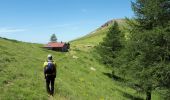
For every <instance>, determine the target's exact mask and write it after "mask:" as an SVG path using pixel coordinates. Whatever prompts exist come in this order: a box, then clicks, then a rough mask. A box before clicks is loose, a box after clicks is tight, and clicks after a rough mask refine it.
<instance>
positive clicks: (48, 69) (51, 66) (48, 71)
mask: <svg viewBox="0 0 170 100" xmlns="http://www.w3.org/2000/svg"><path fill="white" fill-rule="evenodd" d="M54 71H55V65H54V64H53V62H48V64H47V66H46V69H45V73H46V74H53V73H54Z"/></svg>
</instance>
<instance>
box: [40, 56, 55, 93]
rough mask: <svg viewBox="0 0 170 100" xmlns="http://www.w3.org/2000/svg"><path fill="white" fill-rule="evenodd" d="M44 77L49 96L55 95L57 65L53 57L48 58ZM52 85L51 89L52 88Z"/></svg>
mask: <svg viewBox="0 0 170 100" xmlns="http://www.w3.org/2000/svg"><path fill="white" fill-rule="evenodd" d="M43 67H44V76H45V79H46V88H47V92H48V94H49V95H52V96H53V95H54V82H55V78H56V69H57V66H56V63H55V62H54V61H53V57H52V55H50V54H49V55H48V56H47V61H45V62H44V66H43ZM50 85H51V88H50Z"/></svg>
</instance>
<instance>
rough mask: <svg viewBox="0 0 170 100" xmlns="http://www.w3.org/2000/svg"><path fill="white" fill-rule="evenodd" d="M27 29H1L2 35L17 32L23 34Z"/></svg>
mask: <svg viewBox="0 0 170 100" xmlns="http://www.w3.org/2000/svg"><path fill="white" fill-rule="evenodd" d="M23 31H25V29H18V28H0V34H8V33H16V32H23Z"/></svg>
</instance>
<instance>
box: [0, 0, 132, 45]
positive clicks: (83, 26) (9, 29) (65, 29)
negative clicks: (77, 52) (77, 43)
mask: <svg viewBox="0 0 170 100" xmlns="http://www.w3.org/2000/svg"><path fill="white" fill-rule="evenodd" d="M124 17H133V12H132V10H131V0H0V37H6V38H10V39H16V40H20V41H25V42H34V43H46V42H49V38H50V36H51V34H53V33H55V34H56V36H57V38H58V41H66V42H67V41H70V40H73V39H76V38H79V37H81V36H84V35H86V34H88V33H90V32H91V31H93V30H95V29H96V28H98V27H99V26H101V25H102V24H104V23H105V22H107V21H108V20H111V19H119V18H124Z"/></svg>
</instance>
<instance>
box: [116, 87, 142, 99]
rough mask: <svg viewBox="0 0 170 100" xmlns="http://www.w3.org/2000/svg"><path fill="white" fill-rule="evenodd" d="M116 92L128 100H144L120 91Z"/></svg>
mask: <svg viewBox="0 0 170 100" xmlns="http://www.w3.org/2000/svg"><path fill="white" fill-rule="evenodd" d="M116 90H117V91H119V92H120V93H122V94H123V96H124V97H125V98H128V99H130V100H144V99H143V98H141V97H139V96H134V95H132V94H129V93H127V92H124V91H122V90H120V89H116Z"/></svg>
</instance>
